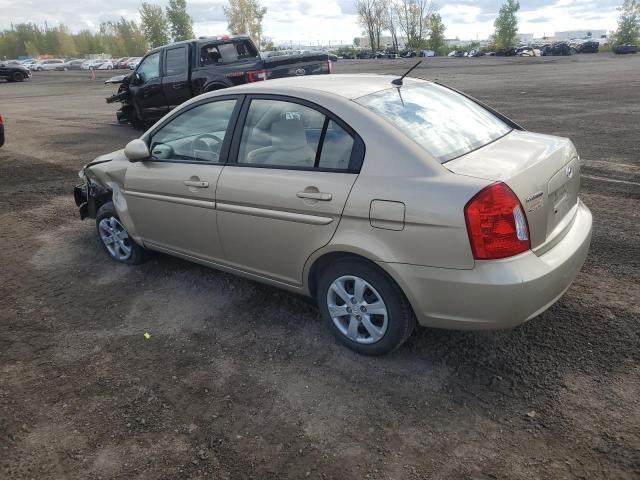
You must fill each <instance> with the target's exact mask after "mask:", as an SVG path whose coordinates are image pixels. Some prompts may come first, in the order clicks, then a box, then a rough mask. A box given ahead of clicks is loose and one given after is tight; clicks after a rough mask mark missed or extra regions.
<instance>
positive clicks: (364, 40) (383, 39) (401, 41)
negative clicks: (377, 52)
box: [359, 35, 407, 50]
mask: <svg viewBox="0 0 640 480" xmlns="http://www.w3.org/2000/svg"><path fill="white" fill-rule="evenodd" d="M359 39H360V48H365V49H370V48H371V45H370V42H369V37H368V36H365V37H359ZM406 43H407V39H406V37H401V36H398V48H399V49H401V50H402V49H403V48H404V46H405V44H406ZM380 48H381V49H383V50H384V49H386V48H393V40H392V39H391V35H382V36H380Z"/></svg>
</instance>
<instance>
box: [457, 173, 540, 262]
mask: <svg viewBox="0 0 640 480" xmlns="http://www.w3.org/2000/svg"><path fill="white" fill-rule="evenodd" d="M464 218H465V220H466V222H467V232H468V233H469V241H470V242H471V250H472V252H473V257H474V258H475V259H476V260H493V259H497V258H505V257H511V256H512V255H517V254H518V253H522V252H526V251H527V250H529V249H530V248H531V242H530V241H529V228H528V226H527V219H526V218H525V216H524V211H523V210H522V205H521V204H520V200H518V197H516V194H515V193H513V191H512V190H511V189H510V188H509V187H508V186H507V185H505V184H504V183H502V182H498V183H494V184H492V185H489V186H488V187H486V188H484V189H483V190H481V191H480V192H478V193H477V194H476V195H475V196H474V197H473V198H472V199H471V200H469V202H468V203H467V204H466V205H465V207H464Z"/></svg>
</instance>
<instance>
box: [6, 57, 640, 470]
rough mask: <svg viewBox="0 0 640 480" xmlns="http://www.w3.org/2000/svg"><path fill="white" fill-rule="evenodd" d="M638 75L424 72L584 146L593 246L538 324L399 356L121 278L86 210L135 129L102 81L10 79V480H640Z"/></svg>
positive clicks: (293, 302)
mask: <svg viewBox="0 0 640 480" xmlns="http://www.w3.org/2000/svg"><path fill="white" fill-rule="evenodd" d="M412 63H413V62H411V61H405V60H377V61H374V60H371V61H365V60H363V61H340V62H338V63H337V71H338V73H342V72H386V73H398V74H400V73H402V72H403V71H405V70H406V69H407V68H408V67H409V66H410V65H411V64H412ZM638 71H640V56H621V57H615V56H613V55H608V54H598V55H581V56H574V57H568V58H547V57H545V58H526V59H524V58H523V59H521V58H476V59H427V60H426V61H425V62H423V64H422V65H421V67H420V68H418V69H417V70H415V71H414V74H415V75H416V76H420V77H423V78H430V79H434V78H437V79H439V80H440V81H443V82H445V83H448V84H450V85H452V86H455V87H458V88H461V89H463V90H464V91H466V92H468V93H470V94H472V95H474V96H476V97H478V98H479V99H481V100H483V101H485V102H487V103H489V104H490V105H492V106H494V107H495V108H497V109H498V110H500V111H502V112H504V113H506V114H507V115H509V116H511V117H512V118H513V119H514V120H515V121H517V122H518V123H520V124H522V125H523V126H524V127H525V128H527V129H530V130H535V131H540V132H544V133H550V134H557V135H563V136H568V137H571V138H572V139H573V140H574V142H575V144H576V146H577V148H578V150H579V152H580V153H581V155H582V158H583V163H584V167H583V174H584V178H583V188H582V198H583V200H584V202H585V203H586V204H587V205H588V206H589V208H591V209H592V211H593V214H594V219H595V224H594V236H593V243H592V248H591V252H590V255H589V257H588V260H587V263H586V265H585V267H584V268H583V270H582V272H581V273H580V274H579V276H578V278H577V279H576V281H575V283H574V285H573V286H572V287H571V288H570V289H569V291H568V292H567V294H566V295H565V296H564V297H563V298H562V299H561V300H560V301H559V302H558V303H557V304H556V305H554V306H553V307H552V308H551V309H550V310H548V311H547V312H546V313H544V314H543V315H541V316H540V317H538V318H536V319H534V320H532V321H530V322H528V323H527V324H525V325H522V326H520V327H518V328H515V329H513V330H509V331H500V332H488V333H477V332H476V333H469V332H451V331H439V330H428V329H421V330H419V331H418V332H416V334H415V335H414V336H413V337H412V338H411V339H410V340H409V342H408V343H407V344H406V345H405V346H404V347H403V348H401V349H400V350H398V351H397V352H395V353H393V354H392V355H388V356H386V357H383V358H367V357H361V356H358V355H355V354H353V353H351V352H350V351H349V350H347V349H345V348H342V347H340V346H339V345H337V343H336V342H335V341H334V340H333V339H332V337H331V336H330V333H329V332H328V331H327V330H326V329H325V328H324V326H323V325H322V323H321V321H320V318H319V315H318V311H317V309H316V308H315V306H314V305H313V304H312V303H311V302H309V301H307V300H306V299H304V298H301V297H298V296H295V295H292V294H289V293H285V292H282V291H279V290H276V289H273V288H270V287H267V286H263V285H260V284H257V283H254V282H251V281H248V280H244V279H241V278H238V277H234V276H232V275H228V274H225V273H220V272H216V271H213V270H209V269H206V268H203V267H200V266H197V265H194V264H190V263H187V262H184V261H181V260H177V259H174V258H170V257H167V256H162V255H156V256H154V257H153V258H152V259H151V260H150V261H149V262H147V263H145V264H144V265H141V266H139V267H126V266H120V265H116V264H114V263H113V262H111V261H110V260H109V259H108V258H107V257H106V256H105V255H104V254H103V253H102V252H101V250H100V246H99V244H98V242H97V239H96V236H95V233H94V230H95V228H94V225H93V224H92V223H91V222H90V221H85V222H81V221H80V220H79V219H78V216H77V213H76V209H75V205H74V203H73V199H72V196H71V191H72V187H73V185H74V184H75V183H76V182H77V171H78V169H79V168H80V167H81V166H82V165H83V164H84V163H86V162H87V161H89V160H91V159H93V158H94V157H95V156H97V155H98V154H100V153H104V152H107V151H111V150H114V149H116V148H121V146H123V145H124V144H125V143H126V142H127V141H128V140H130V139H132V138H134V137H135V136H137V133H136V132H135V131H133V130H132V129H131V128H130V127H127V126H118V125H116V123H115V112H114V110H115V109H114V107H113V106H110V105H106V104H105V103H104V97H105V96H107V95H108V94H110V93H111V91H112V90H113V87H109V86H105V85H103V84H102V81H101V80H104V78H106V77H107V76H110V73H108V72H99V73H98V80H96V81H91V80H90V79H89V75H88V74H87V73H85V72H46V73H39V74H38V73H36V74H35V75H34V77H33V79H32V80H31V81H28V82H24V83H22V84H13V83H0V113H2V114H3V115H4V116H5V118H6V129H7V144H6V145H5V146H4V147H3V148H2V149H0V242H1V245H2V248H0V267H1V268H0V299H2V300H1V301H0V368H1V370H0V477H2V478H7V479H22V478H27V479H28V478H38V479H45V478H55V479H63V478H103V479H106V478H118V479H131V478H139V479H155V478H171V479H175V478H197V479H203V478H221V479H224V478H243V479H244V478H258V479H269V478H273V479H280V478H306V477H309V478H371V479H378V478H391V479H396V478H398V479H399V478H402V479H412V478H434V479H440V478H441V479H451V478H472V479H495V478H509V479H539V478H554V479H562V478H589V479H594V478H622V479H637V478H639V477H640V407H639V405H640V403H639V400H638V399H639V398H640V368H639V364H640V362H639V360H640V353H639V350H638V345H639V343H640V342H639V340H640V339H639V329H638V320H639V318H640V304H639V303H640V268H639V266H640V242H639V241H638V238H639V236H640V228H639V226H638V225H639V224H640V213H639V212H640V210H639V208H638V207H639V200H640V164H639V152H640V149H639V148H638V120H639V119H640V95H638V91H639V89H640V75H638ZM459 301H464V299H461V300H459ZM144 332H150V333H151V338H150V339H149V340H145V338H144V337H143V333H144Z"/></svg>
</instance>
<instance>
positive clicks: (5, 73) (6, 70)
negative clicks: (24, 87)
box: [0, 60, 31, 82]
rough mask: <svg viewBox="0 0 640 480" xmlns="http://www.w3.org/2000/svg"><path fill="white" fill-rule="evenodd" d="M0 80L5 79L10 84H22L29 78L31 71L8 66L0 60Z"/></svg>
mask: <svg viewBox="0 0 640 480" xmlns="http://www.w3.org/2000/svg"><path fill="white" fill-rule="evenodd" d="M0 78H5V79H7V80H8V81H10V82H22V81H23V80H25V79H27V78H31V70H29V69H28V68H27V67H25V66H23V65H17V64H15V63H11V64H10V63H8V62H3V61H1V60H0Z"/></svg>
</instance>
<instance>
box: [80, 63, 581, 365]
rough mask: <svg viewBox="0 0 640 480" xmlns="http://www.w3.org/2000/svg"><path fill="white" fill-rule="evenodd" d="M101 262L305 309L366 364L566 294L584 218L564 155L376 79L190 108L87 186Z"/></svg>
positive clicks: (267, 89) (423, 85)
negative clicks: (204, 273) (367, 357)
mask: <svg viewBox="0 0 640 480" xmlns="http://www.w3.org/2000/svg"><path fill="white" fill-rule="evenodd" d="M80 176H81V177H82V178H83V180H84V181H83V183H82V184H81V185H79V186H78V187H76V191H75V195H76V202H77V203H78V205H79V207H80V213H81V216H82V217H83V218H84V217H91V218H95V219H96V225H97V231H98V234H99V236H100V239H101V241H102V245H103V246H104V249H105V251H106V252H107V253H108V254H109V255H110V256H111V257H112V258H113V259H114V260H116V261H118V262H123V263H130V264H135V263H138V262H139V261H141V260H142V259H143V257H144V256H145V253H146V252H147V251H148V250H155V251H159V252H164V253H167V254H171V255H175V256H178V257H182V258H185V259H187V260H191V261H194V262H198V263H201V264H203V265H208V266H211V267H214V268H218V269H221V270H225V271H229V272H233V273H237V274H239V275H243V276H246V277H248V278H251V279H254V280H258V281H261V282H265V283H269V284H271V285H275V286H278V287H281V288H284V289H287V290H290V291H293V292H297V293H301V294H305V295H309V296H312V297H315V298H316V299H317V301H318V305H319V308H320V310H321V313H322V316H323V317H324V318H325V320H326V322H327V325H328V326H329V328H330V329H331V330H332V332H333V333H334V334H335V335H336V337H337V338H338V339H339V340H340V341H341V342H343V343H344V344H345V345H347V346H348V347H349V348H351V349H353V350H355V351H357V352H360V353H364V354H373V355H375V354H384V353H387V352H390V351H392V350H394V349H395V348H397V347H398V346H399V345H401V344H402V343H403V342H404V341H405V340H406V339H407V337H408V336H409V335H410V334H411V332H412V331H413V329H414V326H415V324H416V321H417V323H418V324H420V325H423V326H428V327H439V328H455V329H493V328H504V327H510V326H514V325H517V324H520V323H522V322H524V321H527V320H529V319H531V318H533V317H535V316H537V315H539V314H540V313H541V312H542V311H544V310H545V309H547V308H548V307H549V306H551V305H552V304H553V303H554V302H555V301H557V300H558V298H559V297H560V296H561V295H562V294H563V293H564V292H565V291H566V290H567V288H569V285H570V284H571V282H572V281H573V279H574V278H575V276H576V274H577V273H578V271H579V270H580V268H581V266H582V264H583V263H584V260H585V257H586V255H587V251H588V248H589V242H590V238H591V223H592V217H591V214H590V212H589V210H588V209H587V208H586V207H585V206H584V204H583V203H582V202H581V201H580V200H579V198H578V190H579V186H580V162H579V159H578V155H577V153H576V151H575V148H574V146H573V144H572V143H571V141H570V140H568V139H565V138H559V137H555V136H550V135H542V134H536V133H529V132H526V131H524V130H523V129H522V128H521V127H520V126H518V125H517V124H515V123H513V122H512V121H511V120H509V119H508V118H506V117H504V116H503V115H501V114H499V113H497V112H495V111H494V110H493V109H491V108H490V107H488V106H486V105H483V104H481V103H480V102H477V101H476V100H474V99H472V98H470V97H468V96H466V95H464V94H462V93H460V92H457V91H455V90H453V89H450V88H447V87H446V86H443V85H440V84H437V83H433V82H427V81H423V80H417V79H411V78H406V79H404V80H398V79H396V80H395V81H394V78H393V77H389V76H380V75H327V76H317V77H308V78H292V79H283V80H272V81H268V82H260V83H254V84H248V85H243V86H240V87H234V88H229V89H226V90H221V91H216V92H212V93H209V94H205V95H201V96H199V97H197V98H194V99H192V100H190V101H189V102H187V103H185V104H183V105H181V106H180V107H178V108H177V109H175V110H174V111H173V112H171V113H170V114H168V115H167V116H165V117H164V118H163V119H162V120H160V121H159V122H158V123H157V124H155V125H154V126H153V127H151V129H149V130H148V131H147V132H146V133H145V134H144V135H142V137H141V138H140V139H136V140H133V141H132V142H130V143H129V144H128V145H127V146H126V148H125V149H124V150H119V151H117V152H113V153H110V154H107V155H103V156H101V157H98V158H97V159H96V160H95V161H94V162H92V163H90V164H88V165H87V166H86V167H84V168H83V170H82V171H81V173H80Z"/></svg>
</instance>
